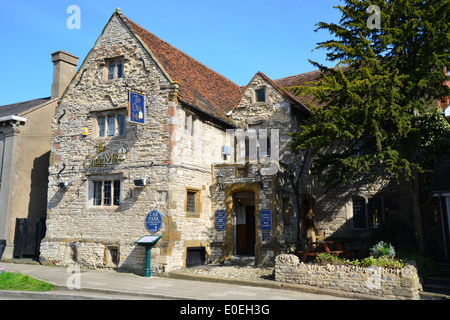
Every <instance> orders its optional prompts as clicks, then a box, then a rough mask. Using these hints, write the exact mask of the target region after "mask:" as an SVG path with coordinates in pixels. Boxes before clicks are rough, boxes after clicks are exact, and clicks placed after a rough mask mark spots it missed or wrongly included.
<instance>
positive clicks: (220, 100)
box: [118, 13, 241, 120]
mask: <svg viewBox="0 0 450 320" xmlns="http://www.w3.org/2000/svg"><path fill="white" fill-rule="evenodd" d="M118 14H119V16H120V17H121V18H122V20H123V21H124V22H125V23H126V24H127V25H128V26H129V28H130V29H131V31H132V32H134V33H135V35H137V36H138V37H139V38H141V40H142V41H143V42H144V43H145V44H146V46H147V47H148V48H149V50H150V51H151V52H152V53H153V55H154V56H155V57H156V59H157V60H158V62H159V63H160V64H161V65H162V67H163V68H164V69H165V71H166V72H167V73H168V74H169V76H170V77H171V78H172V80H173V81H178V82H179V83H180V89H179V99H180V100H182V101H184V102H187V103H189V104H191V105H193V106H195V107H198V108H200V109H201V110H203V111H205V112H207V113H209V114H212V115H213V116H216V117H219V118H220V119H223V120H227V117H226V116H225V114H226V113H227V112H228V111H230V110H231V109H232V108H233V106H234V105H235V103H236V102H237V101H238V100H239V99H240V96H241V91H240V87H239V86H238V85H237V84H235V83H233V82H232V81H230V80H228V79H227V78H225V77H223V76H221V75H220V74H218V73H217V72H215V71H213V70H211V69H210V68H208V67H206V66H205V65H204V64H202V63H200V62H198V61H197V60H195V59H193V58H192V57H190V56H188V55H187V54H185V53H184V52H182V51H180V50H178V49H176V48H175V47H173V46H172V45H170V44H168V43H167V42H165V41H163V40H161V39H160V38H158V37H157V36H155V35H154V34H152V33H150V32H148V31H147V30H145V29H144V28H142V27H141V26H139V25H138V24H136V23H135V22H133V21H131V20H129V19H128V18H127V17H125V16H124V15H123V14H121V13H118Z"/></svg>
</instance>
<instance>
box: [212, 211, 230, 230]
mask: <svg viewBox="0 0 450 320" xmlns="http://www.w3.org/2000/svg"><path fill="white" fill-rule="evenodd" d="M214 221H215V225H216V230H217V231H224V230H225V229H226V227H227V215H226V213H225V210H217V211H216V214H215V219H214Z"/></svg>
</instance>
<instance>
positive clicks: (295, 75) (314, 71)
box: [273, 69, 320, 81]
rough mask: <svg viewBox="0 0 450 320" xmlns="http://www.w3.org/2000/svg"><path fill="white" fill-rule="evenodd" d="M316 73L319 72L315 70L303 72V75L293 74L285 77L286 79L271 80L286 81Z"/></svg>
mask: <svg viewBox="0 0 450 320" xmlns="http://www.w3.org/2000/svg"><path fill="white" fill-rule="evenodd" d="M317 72H320V70H319V69H317V70H312V71H307V72H303V73H299V74H293V75H291V76H287V77H283V78H279V79H275V80H273V81H281V80H286V79H289V78H293V77H298V76H301V75H307V74H310V73H311V74H312V73H317Z"/></svg>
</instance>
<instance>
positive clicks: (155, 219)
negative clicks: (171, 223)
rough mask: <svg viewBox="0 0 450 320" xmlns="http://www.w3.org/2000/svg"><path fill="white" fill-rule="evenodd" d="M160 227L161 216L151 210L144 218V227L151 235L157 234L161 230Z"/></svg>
mask: <svg viewBox="0 0 450 320" xmlns="http://www.w3.org/2000/svg"><path fill="white" fill-rule="evenodd" d="M161 225H162V216H161V213H159V211H156V210H152V211H150V212H149V213H148V214H147V217H146V218H145V226H146V227H147V230H148V231H150V232H151V233H155V232H158V231H159V229H161Z"/></svg>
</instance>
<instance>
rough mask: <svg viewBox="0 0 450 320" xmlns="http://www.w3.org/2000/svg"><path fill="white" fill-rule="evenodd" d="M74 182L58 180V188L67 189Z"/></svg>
mask: <svg viewBox="0 0 450 320" xmlns="http://www.w3.org/2000/svg"><path fill="white" fill-rule="evenodd" d="M71 184H72V182H57V185H58V189H67V188H68V187H69V186H70V185H71Z"/></svg>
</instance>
